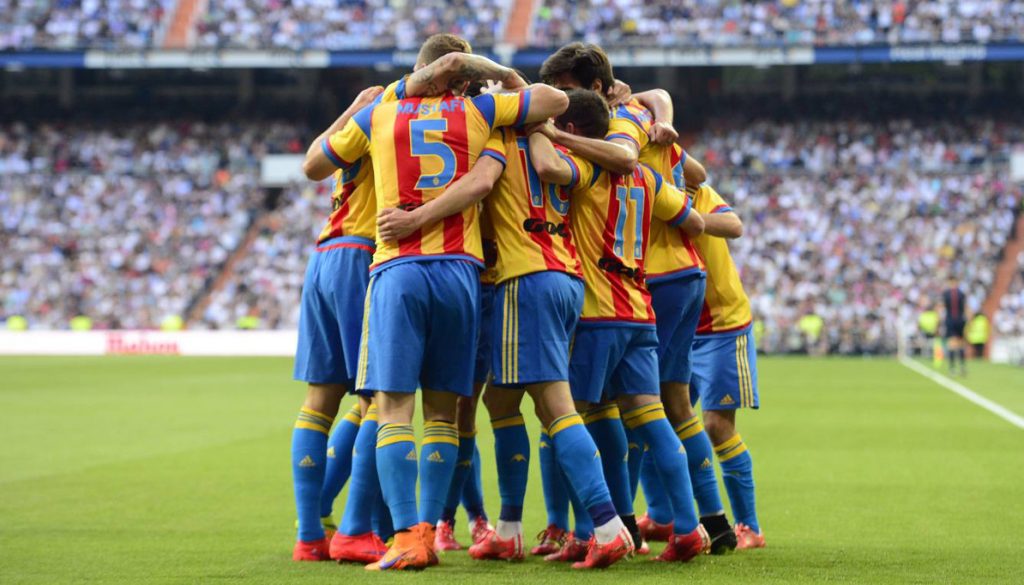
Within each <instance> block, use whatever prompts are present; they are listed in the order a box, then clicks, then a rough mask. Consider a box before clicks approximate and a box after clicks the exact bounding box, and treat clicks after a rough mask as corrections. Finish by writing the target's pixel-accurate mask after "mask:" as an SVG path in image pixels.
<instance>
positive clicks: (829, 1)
mask: <svg viewBox="0 0 1024 585" xmlns="http://www.w3.org/2000/svg"><path fill="white" fill-rule="evenodd" d="M1022 36H1024V6H1022V5H1021V4H1020V3H1017V2H1006V1H1003V0H966V1H954V0H924V1H920V2H911V1H909V0H875V1H854V2H843V1H840V0H773V1H767V2H765V1H754V2H736V1H734V0H652V1H650V2H631V1H625V0H554V1H547V2H543V3H542V6H541V7H540V9H539V10H538V11H537V13H536V16H535V19H534V27H533V37H532V44H534V45H536V46H557V45H561V44H564V43H566V42H570V41H574V40H579V39H586V40H588V41H591V42H601V43H604V44H611V45H645V46H651V45H661V46H679V45H783V44H801V45H867V44H876V43H888V44H893V45H895V44H905V43H923V42H942V43H959V42H970V41H973V42H979V43H986V42H991V41H1019V40H1021V38H1022Z"/></svg>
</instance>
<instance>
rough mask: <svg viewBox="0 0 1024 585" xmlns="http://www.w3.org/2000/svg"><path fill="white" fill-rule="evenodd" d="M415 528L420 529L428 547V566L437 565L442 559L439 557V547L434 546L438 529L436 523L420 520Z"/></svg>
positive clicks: (424, 542)
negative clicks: (435, 526)
mask: <svg viewBox="0 0 1024 585" xmlns="http://www.w3.org/2000/svg"><path fill="white" fill-rule="evenodd" d="M413 528H414V529H418V530H419V531H420V538H421V539H423V546H425V547H427V566H428V567H433V566H436V565H437V564H438V563H440V562H441V559H439V558H437V549H436V548H435V547H434V543H435V542H436V541H437V530H436V529H435V528H434V525H433V524H430V523H429V522H420V523H419V524H417V525H416V526H414V527H413Z"/></svg>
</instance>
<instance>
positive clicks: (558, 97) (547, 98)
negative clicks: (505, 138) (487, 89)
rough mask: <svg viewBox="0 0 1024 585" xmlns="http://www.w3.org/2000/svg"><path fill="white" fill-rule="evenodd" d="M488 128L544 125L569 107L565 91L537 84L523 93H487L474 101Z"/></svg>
mask: <svg viewBox="0 0 1024 585" xmlns="http://www.w3.org/2000/svg"><path fill="white" fill-rule="evenodd" d="M473 104H474V105H475V106H476V108H477V110H479V111H480V113H481V114H483V117H484V119H485V120H486V121H487V124H488V126H490V127H491V128H499V127H502V126H517V125H523V124H534V123H536V122H543V121H544V120H547V119H548V118H553V117H555V116H558V115H559V114H561V113H562V112H564V111H565V110H566V108H568V107H569V97H568V96H566V95H565V92H563V91H561V90H558V89H555V88H553V87H551V86H550V85H544V84H543V83H536V84H534V85H531V86H529V87H528V88H526V89H524V90H523V91H519V92H510V93H487V94H483V95H480V96H477V97H475V98H473Z"/></svg>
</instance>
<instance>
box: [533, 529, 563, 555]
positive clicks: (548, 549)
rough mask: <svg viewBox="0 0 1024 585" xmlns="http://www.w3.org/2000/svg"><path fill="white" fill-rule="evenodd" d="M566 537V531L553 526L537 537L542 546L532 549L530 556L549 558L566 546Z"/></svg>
mask: <svg viewBox="0 0 1024 585" xmlns="http://www.w3.org/2000/svg"><path fill="white" fill-rule="evenodd" d="M566 536H567V534H566V532H565V531H564V530H562V529H561V528H559V527H557V526H555V525H554V524H551V525H550V526H548V527H547V528H545V529H544V530H543V531H542V532H541V533H540V534H538V535H537V540H539V541H540V544H538V545H537V546H535V547H533V548H531V549H530V554H531V555H537V556H540V555H544V556H547V555H550V554H553V553H556V552H558V551H560V550H562V547H563V546H565V541H566Z"/></svg>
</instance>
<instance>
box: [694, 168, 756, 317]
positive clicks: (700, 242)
mask: <svg viewBox="0 0 1024 585" xmlns="http://www.w3.org/2000/svg"><path fill="white" fill-rule="evenodd" d="M693 208H694V209H695V210H697V211H698V212H699V213H700V214H701V215H709V214H712V213H727V212H730V211H732V208H731V207H729V204H727V203H726V202H725V200H724V199H722V196H721V195H719V194H718V192H717V191H715V190H714V189H713V188H712V187H711V186H710V185H701V187H700V189H698V190H697V194H696V195H695V196H694V198H693ZM695 241H696V244H697V250H698V251H700V254H701V256H703V257H704V262H705V263H706V264H707V271H708V281H707V288H706V289H705V292H704V308H703V309H701V313H700V321H699V322H698V323H697V335H715V334H732V335H736V334H739V333H742V332H744V331H746V330H747V327H749V326H750V321H751V313H750V299H749V298H747V293H746V292H744V291H743V283H742V282H741V281H740V273H739V271H738V270H737V269H736V263H735V262H733V260H732V254H730V253H729V244H728V242H727V241H726V240H725V239H724V238H717V237H715V236H709V235H707V234H701V235H700V236H698V237H697V238H695Z"/></svg>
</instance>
